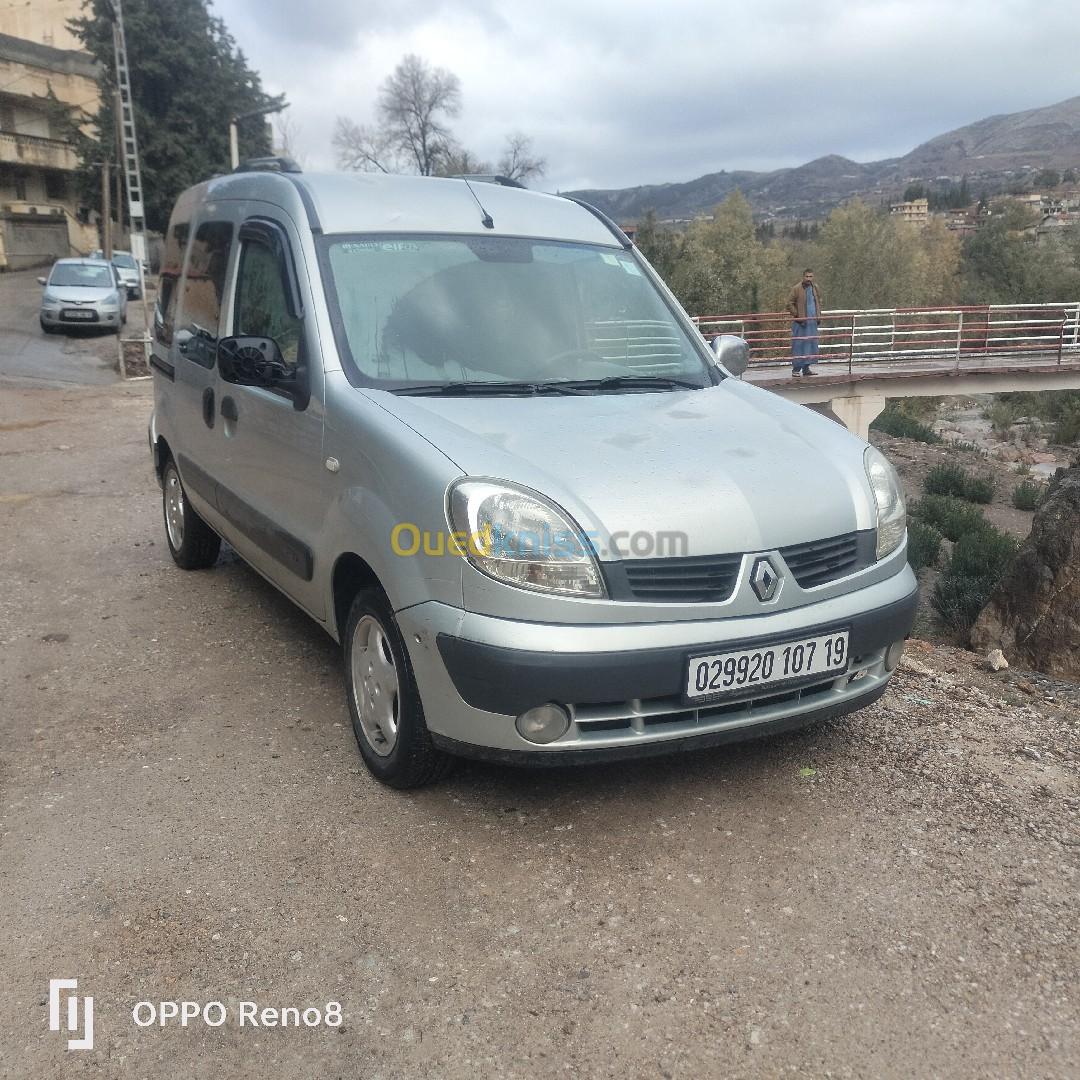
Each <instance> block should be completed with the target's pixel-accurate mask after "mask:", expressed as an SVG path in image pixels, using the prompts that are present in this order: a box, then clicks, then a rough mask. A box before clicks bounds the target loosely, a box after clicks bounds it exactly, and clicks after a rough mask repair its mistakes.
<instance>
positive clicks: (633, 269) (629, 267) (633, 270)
mask: <svg viewBox="0 0 1080 1080" xmlns="http://www.w3.org/2000/svg"><path fill="white" fill-rule="evenodd" d="M619 265H620V266H621V267H622V268H623V269H624V270H625V271H626V272H627V273H628V274H633V275H634V277H641V271H640V270H639V269H638V268H637V263H635V262H633V261H632V260H631V259H620V260H619Z"/></svg>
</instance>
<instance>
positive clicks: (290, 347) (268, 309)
mask: <svg viewBox="0 0 1080 1080" xmlns="http://www.w3.org/2000/svg"><path fill="white" fill-rule="evenodd" d="M285 281H286V279H285V264H284V261H283V259H282V257H281V255H280V254H279V253H278V252H277V251H274V250H271V249H270V248H269V247H267V245H266V244H263V243H260V242H259V241H256V240H248V241H245V243H244V246H243V248H241V250H240V269H239V273H238V275H237V282H236V308H235V311H236V314H235V316H234V319H233V324H234V325H233V333H234V334H236V335H238V336H239V335H251V336H253V337H268V338H273V339H274V340H275V341H276V342H277V344H278V348H279V349H281V355H282V357H284V359H285V362H286V363H287V364H290V365H294V366H295V365H296V363H297V362H298V361H299V354H300V319H298V318H297V317H296V316H295V315H293V314H292V313H291V311H290V310H289V301H288V290H287V287H286V284H285Z"/></svg>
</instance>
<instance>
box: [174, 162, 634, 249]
mask: <svg viewBox="0 0 1080 1080" xmlns="http://www.w3.org/2000/svg"><path fill="white" fill-rule="evenodd" d="M218 199H222V200H232V199H261V200H264V201H266V202H270V203H272V204H274V205H278V206H281V207H282V209H284V210H286V211H288V212H290V214H291V215H292V216H293V217H294V218H295V219H296V220H298V221H303V220H305V219H306V220H307V222H308V224H309V225H310V226H311V227H312V228H313V229H316V230H320V231H321V232H323V233H450V234H459V233H460V234H463V235H467V234H472V235H477V234H479V235H487V236H528V237H535V238H538V239H552V240H570V241H578V242H580V243H587V244H603V245H605V246H609V247H621V246H623V240H622V239H621V236H620V235H619V234H618V233H617V231H616V230H615V229H614V227H613V226H612V225H610V223H608V222H607V221H606V219H604V218H602V217H601V216H600V215H598V214H597V213H595V212H594V211H593V210H591V209H590V208H587V207H584V206H582V205H581V204H579V203H576V202H574V201H573V200H572V199H565V198H562V197H561V196H558V195H546V194H543V193H541V192H538V191H527V190H525V189H524V188H513V187H503V186H501V185H498V184H491V183H484V182H482V181H479V180H472V181H466V180H464V179H458V178H445V179H444V178H441V177H432V176H392V175H387V174H384V173H361V172H350V173H284V174H283V173H275V172H268V171H267V172H256V171H253V172H239V173H230V174H229V175H227V176H220V177H216V178H215V179H213V180H209V181H207V182H206V183H204V184H199V185H197V186H196V187H195V188H190V189H188V191H187V192H185V193H184V195H183V196H181V200H180V203H182V204H185V206H186V207H187V208H192V209H193V207H192V205H191V204H192V203H195V204H198V203H213V202H214V201H216V200H218ZM180 203H178V206H179V205H180ZM485 214H486V215H490V218H491V220H492V222H493V227H492V228H490V229H489V228H487V227H485V225H484V224H483V219H484V217H485Z"/></svg>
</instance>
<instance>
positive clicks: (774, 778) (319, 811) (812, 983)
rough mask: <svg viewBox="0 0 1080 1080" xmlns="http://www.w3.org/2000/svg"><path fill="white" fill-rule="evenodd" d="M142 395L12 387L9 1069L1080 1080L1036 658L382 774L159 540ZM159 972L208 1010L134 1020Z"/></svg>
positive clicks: (1063, 766)
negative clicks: (790, 714) (281, 1012)
mask: <svg viewBox="0 0 1080 1080" xmlns="http://www.w3.org/2000/svg"><path fill="white" fill-rule="evenodd" d="M150 396H151V391H150V387H149V385H148V384H146V383H141V384H129V385H113V386H105V387H95V388H90V389H72V388H66V389H42V388H25V387H23V386H16V385H15V384H11V383H9V384H7V385H4V384H2V383H0V551H2V552H3V556H2V559H0V567H2V568H0V702H2V709H0V911H2V914H3V918H2V919H0V955H3V957H4V963H3V968H2V970H3V979H2V981H0V1076H2V1077H5V1078H7V1077H10V1078H13V1080H15V1078H18V1080H23V1078H27V1077H34V1078H36V1077H48V1078H53V1077H68V1076H72V1077H81V1076H87V1077H101V1078H111V1077H117V1078H156V1077H166V1076H167V1077H172V1078H176V1077H184V1078H187V1077H238V1078H247V1077H250V1078H259V1080H264V1078H278V1077H282V1078H285V1077H289V1078H294V1077H349V1078H352V1077H359V1076H362V1077H368V1078H374V1077H384V1078H396V1077H468V1078H474V1077H479V1076H506V1077H523V1078H524V1077H530V1078H531V1077H555V1076H559V1077H566V1076H573V1077H614V1076H617V1077H703V1076H709V1077H758V1076H761V1077H775V1076H781V1075H793V1076H800V1077H912V1076H917V1077H1031V1078H1039V1080H1043V1078H1057V1077H1061V1078H1065V1077H1075V1076H1077V1075H1080V1046H1078V1042H1077V1032H1078V1030H1080V1023H1078V1020H1080V1015H1078V1009H1077V1002H1076V975H1077V971H1078V970H1080V964H1078V956H1077V952H1078V950H1077V940H1076V925H1077V885H1078V880H1077V870H1078V859H1077V853H1078V848H1077V843H1078V830H1077V821H1078V812H1077V811H1078V806H1080V803H1078V787H1077V768H1076V766H1077V760H1076V759H1077V718H1078V713H1077V711H1076V709H1075V708H1074V707H1073V706H1072V705H1071V704H1070V703H1069V702H1068V700H1067V699H1065V698H1063V697H1061V696H1060V695H1057V694H1055V693H1054V692H1053V687H1052V686H1051V685H1049V684H1046V683H1045V682H1043V683H1040V684H1038V685H1035V684H1032V683H1024V685H1023V686H1021V685H1020V683H1021V681H1022V673H1016V672H1015V671H1011V670H1010V671H1009V672H1005V673H1003V674H1002V675H998V676H992V675H990V674H989V673H988V672H983V671H980V670H978V669H977V666H976V663H975V658H974V657H972V656H970V655H969V654H966V653H962V652H958V651H955V650H949V649H944V648H936V649H935V648H931V647H930V646H928V645H925V644H923V643H919V642H916V643H913V646H912V648H911V651H910V653H909V659H907V661H906V664H905V667H903V668H902V669H901V670H900V671H899V672H898V674H897V676H896V678H895V679H894V681H893V683H892V685H891V687H890V690H889V692H888V694H887V695H886V696H885V698H884V699H882V701H881V702H880V703H879V704H878V705H876V706H874V707H872V708H870V709H868V710H866V711H864V712H862V713H859V714H856V715H854V716H850V717H847V718H845V719H843V720H841V721H837V722H835V723H833V724H831V725H828V726H823V727H818V728H816V729H811V730H809V731H805V732H802V733H798V734H794V735H791V736H787V737H782V738H777V739H772V740H769V741H763V742H757V743H750V744H745V745H742V746H738V747H733V748H732V747H729V748H722V749H718V750H714V751H709V752H703V753H700V754H695V755H684V756H682V757H679V758H677V759H672V760H663V759H662V760H659V761H654V762H649V763H636V764H624V765H610V766H605V767H602V768H589V769H584V770H565V771H558V772H544V773H535V772H527V771H517V770H512V769H508V768H496V767H490V766H480V765H465V766H463V767H462V768H460V769H459V770H458V771H457V772H456V773H455V774H454V775H453V776H452V777H451V778H450V779H449V780H448V781H446V782H444V783H443V784H442V785H441V786H439V787H436V788H432V789H429V790H424V791H421V792H418V793H411V794H400V793H395V792H392V791H389V790H386V789H384V788H381V787H379V786H378V785H377V784H376V783H375V782H374V781H372V780H371V779H370V778H369V776H368V775H367V773H366V772H365V771H364V769H363V768H362V767H361V762H360V758H359V755H358V753H357V751H356V747H355V743H354V740H353V736H352V732H351V730H350V728H349V723H348V717H347V713H346V710H345V706H344V699H343V694H342V690H341V671H340V661H339V657H338V652H337V649H336V647H335V646H334V644H333V643H332V642H331V641H330V639H329V638H328V637H326V636H325V635H324V634H323V632H322V631H321V630H319V629H318V628H317V627H315V626H314V624H312V623H310V622H308V621H307V620H306V618H305V617H304V616H303V615H302V614H300V613H299V612H298V611H297V610H295V609H294V608H292V607H291V606H290V604H289V603H288V602H287V601H286V600H285V599H283V598H282V597H280V596H279V595H278V594H277V593H276V592H275V591H274V590H273V589H272V588H270V587H269V586H268V585H267V584H265V583H264V582H263V581H262V579H261V578H259V577H258V576H257V575H255V574H254V573H253V572H252V571H250V570H248V569H247V568H246V567H245V566H244V564H242V563H241V562H239V561H238V560H236V559H235V557H224V558H223V559H222V561H221V562H220V563H219V565H218V566H217V567H215V568H214V569H213V570H210V571H207V572H202V573H197V574H185V573H183V572H182V571H180V570H178V569H177V568H175V567H174V566H173V564H172V562H171V560H170V559H169V557H168V553H167V549H166V547H165V543H164V538H163V530H162V524H161V520H160V517H161V515H160V503H159V499H160V496H159V493H158V489H157V487H156V484H155V483H154V480H153V477H152V474H151V471H150V467H149V457H148V453H147V447H146V435H145V423H146V418H147V415H148V412H149V409H150ZM52 978H73V979H78V982H79V990H78V992H79V993H80V994H89V995H92V996H93V997H94V1009H95V1046H94V1048H93V1049H92V1050H85V1051H69V1050H67V1049H65V1041H64V1040H65V1035H66V1033H58V1032H53V1031H50V1030H49V1027H48V1009H47V1005H48V990H49V980H50V979H52ZM184 999H188V1000H193V1001H197V1002H199V1003H205V1002H207V1001H212V1000H216V1001H220V1002H222V1003H223V1005H224V1006H225V1007H226V1009H227V1010H228V1011H229V1019H228V1022H226V1023H225V1024H223V1025H222V1026H220V1027H213V1028H211V1027H206V1026H204V1025H203V1024H202V1023H201V1022H199V1023H192V1024H189V1025H188V1027H186V1028H182V1027H180V1026H178V1024H177V1023H175V1022H174V1023H170V1024H169V1025H168V1026H166V1027H165V1028H161V1027H158V1026H148V1027H138V1026H136V1024H135V1023H134V1022H133V1019H132V1009H133V1006H135V1005H136V1003H138V1002H141V1001H153V1002H157V1001H161V1000H184ZM242 1001H255V1002H257V1003H258V1004H259V1006H260V1007H264V1006H274V1007H281V1006H296V1007H300V1008H303V1007H310V1006H319V1007H324V1006H325V1004H326V1003H327V1002H329V1001H338V1002H340V1003H341V1005H342V1008H343V1012H344V1022H343V1025H342V1026H340V1027H324V1026H320V1027H317V1028H304V1027H302V1026H301V1027H299V1028H296V1027H290V1028H257V1029H253V1028H252V1027H251V1026H250V1025H249V1026H246V1027H240V1026H239V1025H238V1023H237V1022H236V1021H235V1019H234V1015H235V1012H236V1010H237V1009H238V1007H239V1003H240V1002H242Z"/></svg>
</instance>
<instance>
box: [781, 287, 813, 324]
mask: <svg viewBox="0 0 1080 1080" xmlns="http://www.w3.org/2000/svg"><path fill="white" fill-rule="evenodd" d="M810 288H811V289H813V290H814V303H815V304H817V314H818V316H820V315H821V293H819V292H818V287H817V283H816V282H815V283H814V284H813V285H811V286H810ZM787 309H788V312H789V313H790V315H791V317H792V318H793V319H795V320H796V321H797V322H802V321H803V319H805V318H806V290H805V289H804V288H803V283H802V282H801V281H800V282H799V283H798V285H796V286H795V288H794V289H792V290H791V295H790V296H789V297H788V302H787Z"/></svg>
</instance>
